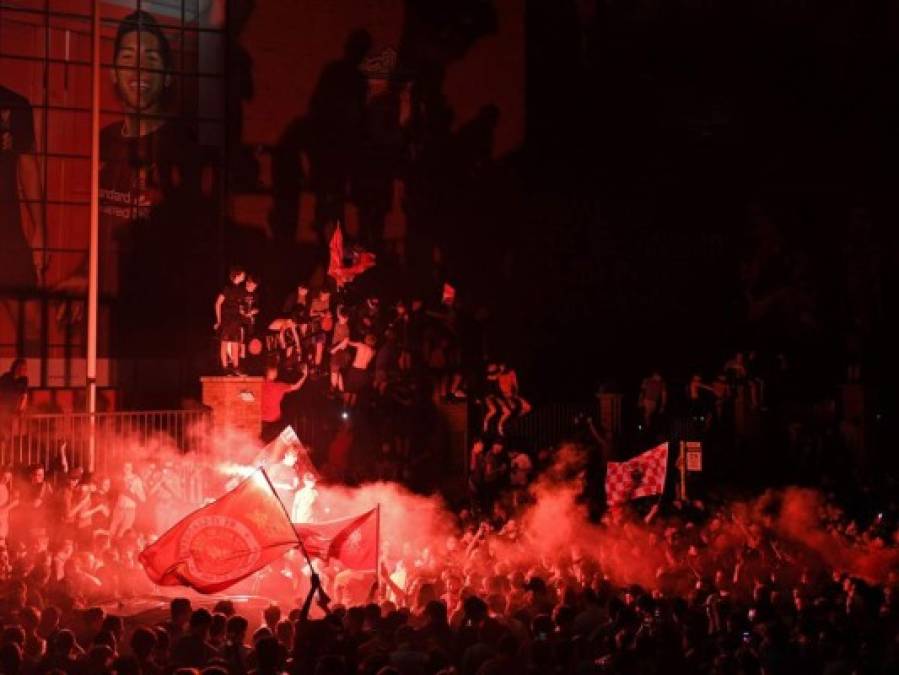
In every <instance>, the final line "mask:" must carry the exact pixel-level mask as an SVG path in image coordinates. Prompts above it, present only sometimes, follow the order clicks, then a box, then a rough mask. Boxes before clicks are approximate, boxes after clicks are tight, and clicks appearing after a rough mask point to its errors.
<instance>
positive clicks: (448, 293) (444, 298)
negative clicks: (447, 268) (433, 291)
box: [440, 281, 456, 307]
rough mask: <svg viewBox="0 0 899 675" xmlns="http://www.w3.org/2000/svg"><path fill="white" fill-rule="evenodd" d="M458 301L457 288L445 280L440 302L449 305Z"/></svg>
mask: <svg viewBox="0 0 899 675" xmlns="http://www.w3.org/2000/svg"><path fill="white" fill-rule="evenodd" d="M455 301H456V289H455V288H453V287H452V286H451V285H450V284H448V283H447V282H445V281H444V282H443V292H442V293H441V296H440V302H441V303H443V304H444V305H446V306H447V307H449V306H451V305H452V304H453V303H454V302H455Z"/></svg>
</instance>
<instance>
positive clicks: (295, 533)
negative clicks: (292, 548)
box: [257, 466, 316, 574]
mask: <svg viewBox="0 0 899 675" xmlns="http://www.w3.org/2000/svg"><path fill="white" fill-rule="evenodd" d="M257 471H261V472H262V475H263V477H265V482H266V483H268V486H269V487H270V488H271V490H272V492H273V493H274V495H275V499H277V500H278V503H279V504H280V505H281V509H282V510H283V511H284V517H285V518H287V522H288V523H290V529H291V530H293V536H295V537H296V538H297V544H299V546H300V551H302V553H303V557H304V558H305V559H306V564H307V565H309V571H310V572H312V574H315V573H316V572H315V568H314V567H313V566H312V558H310V557H309V553H308V552H307V551H306V546H305V545H304V544H303V540H302V539H300V535H299V534H297V529H296V528H295V527H294V526H293V521H291V520H290V513H288V512H287V507H286V506H284V502H282V501H281V497H280V495H279V494H278V491H277V490H276V489H275V486H274V484H273V483H272V479H271V478H269V477H268V474H267V473H266V471H265V469H264V468H263V467H261V466H260V467H259V468H258V469H257Z"/></svg>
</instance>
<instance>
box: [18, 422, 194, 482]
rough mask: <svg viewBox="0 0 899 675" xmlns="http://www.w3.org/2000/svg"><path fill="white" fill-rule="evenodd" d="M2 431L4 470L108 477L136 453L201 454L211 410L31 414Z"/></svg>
mask: <svg viewBox="0 0 899 675" xmlns="http://www.w3.org/2000/svg"><path fill="white" fill-rule="evenodd" d="M11 422H12V423H11V424H10V425H8V426H7V427H6V428H4V429H0V465H2V466H7V465H16V466H22V465H33V464H41V465H43V466H44V467H45V468H48V469H49V468H55V467H60V466H68V467H69V468H74V467H81V468H83V469H84V470H85V471H98V472H104V473H105V472H107V471H108V470H109V469H110V468H115V467H116V464H117V463H121V462H122V461H124V459H125V457H126V453H127V456H129V457H133V456H134V451H135V450H140V451H143V452H145V453H147V454H148V455H149V454H152V453H154V452H156V451H159V452H162V451H165V450H178V451H180V452H190V451H201V450H203V449H204V447H205V446H204V444H205V439H206V438H207V437H208V431H209V423H210V413H209V411H207V410H150V411H139V412H103V413H95V414H94V415H90V414H89V413H58V414H26V415H21V416H19V417H15V418H13V419H12V421H11Z"/></svg>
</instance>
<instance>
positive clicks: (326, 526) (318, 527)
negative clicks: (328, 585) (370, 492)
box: [293, 508, 381, 570]
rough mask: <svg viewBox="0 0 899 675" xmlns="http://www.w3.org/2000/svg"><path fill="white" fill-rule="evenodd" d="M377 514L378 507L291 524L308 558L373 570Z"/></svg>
mask: <svg viewBox="0 0 899 675" xmlns="http://www.w3.org/2000/svg"><path fill="white" fill-rule="evenodd" d="M380 517H381V511H380V509H378V508H374V509H372V510H371V511H366V512H365V513H363V514H361V515H358V516H350V517H349V518H340V519H338V520H329V521H327V522H324V523H294V524H293V526H294V529H295V530H296V533H297V536H298V537H299V538H300V539H302V540H303V546H304V547H305V548H306V552H307V553H308V554H309V555H310V557H313V558H318V559H319V560H323V561H325V562H328V561H329V560H331V559H337V560H339V561H340V562H341V564H342V565H343V566H344V567H346V568H348V569H351V570H375V569H377V567H378V536H379V533H378V528H379V521H380Z"/></svg>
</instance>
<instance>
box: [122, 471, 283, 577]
mask: <svg viewBox="0 0 899 675" xmlns="http://www.w3.org/2000/svg"><path fill="white" fill-rule="evenodd" d="M298 545H299V542H298V540H297V535H296V532H295V531H294V528H293V525H292V524H291V523H290V519H289V518H288V517H287V512H286V511H285V510H284V505H283V504H281V502H280V500H279V499H278V497H277V495H276V494H275V492H274V490H273V488H272V485H271V483H270V482H269V479H268V476H267V475H266V474H265V471H264V470H263V469H259V470H257V471H255V472H254V473H253V474H252V475H251V476H250V477H249V478H247V479H246V480H244V481H243V482H242V483H241V484H240V485H238V486H237V487H236V488H234V489H233V490H232V491H230V492H228V493H226V494H225V495H224V496H223V497H220V498H219V499H217V500H216V501H214V502H213V503H211V504H209V505H207V506H204V507H203V508H201V509H198V510H196V511H194V512H193V513H191V514H190V515H188V516H187V517H185V518H184V519H183V520H181V522H179V523H178V524H177V525H175V526H174V527H172V528H171V529H170V530H169V531H168V532H166V533H165V534H163V535H162V536H161V537H160V538H159V539H158V540H157V541H156V542H154V543H153V544H151V545H149V546H148V547H147V548H145V549H144V550H143V551H142V552H141V553H140V556H139V558H138V559H139V560H140V562H141V564H142V565H143V566H144V569H145V570H146V572H147V576H148V577H150V579H151V580H152V581H153V582H154V583H156V584H158V585H160V586H189V587H190V588H193V589H195V590H196V591H199V592H200V593H217V592H219V591H223V590H225V589H226V588H228V587H229V586H232V585H234V584H235V583H237V582H238V581H240V580H241V579H244V578H246V577H248V576H250V575H251V574H253V573H254V572H256V571H258V570H260V569H262V568H263V567H265V566H266V565H268V564H269V563H271V562H273V561H275V560H277V559H278V558H280V557H281V556H283V555H284V554H285V553H287V551H289V550H291V549H293V548H296V547H297V546H298Z"/></svg>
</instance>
